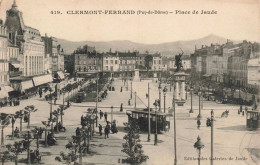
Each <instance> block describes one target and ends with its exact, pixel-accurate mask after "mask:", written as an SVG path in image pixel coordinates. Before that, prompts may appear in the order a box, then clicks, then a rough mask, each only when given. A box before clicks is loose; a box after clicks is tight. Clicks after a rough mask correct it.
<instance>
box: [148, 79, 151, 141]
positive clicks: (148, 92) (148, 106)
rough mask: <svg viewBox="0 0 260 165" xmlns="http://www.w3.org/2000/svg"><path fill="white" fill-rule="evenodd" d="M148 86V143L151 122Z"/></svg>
mask: <svg viewBox="0 0 260 165" xmlns="http://www.w3.org/2000/svg"><path fill="white" fill-rule="evenodd" d="M150 115H151V114H150V84H149V83H148V142H149V141H150V136H151V123H150V122H151V120H150Z"/></svg>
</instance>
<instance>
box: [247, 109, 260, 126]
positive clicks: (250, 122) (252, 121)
mask: <svg viewBox="0 0 260 165" xmlns="http://www.w3.org/2000/svg"><path fill="white" fill-rule="evenodd" d="M259 116H260V112H259V111H255V110H248V111H247V113H246V126H247V128H248V129H258V128H260V118H259Z"/></svg>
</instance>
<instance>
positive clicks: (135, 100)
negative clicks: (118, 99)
mask: <svg viewBox="0 0 260 165" xmlns="http://www.w3.org/2000/svg"><path fill="white" fill-rule="evenodd" d="M135 109H136V92H135Z"/></svg>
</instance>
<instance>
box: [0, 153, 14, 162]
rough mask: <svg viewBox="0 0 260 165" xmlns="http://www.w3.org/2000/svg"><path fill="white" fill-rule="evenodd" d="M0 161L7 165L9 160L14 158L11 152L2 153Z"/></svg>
mask: <svg viewBox="0 0 260 165" xmlns="http://www.w3.org/2000/svg"><path fill="white" fill-rule="evenodd" d="M0 159H1V162H2V165H4V164H5V162H7V161H8V160H13V159H14V157H13V155H12V154H11V153H10V152H9V151H4V152H0Z"/></svg>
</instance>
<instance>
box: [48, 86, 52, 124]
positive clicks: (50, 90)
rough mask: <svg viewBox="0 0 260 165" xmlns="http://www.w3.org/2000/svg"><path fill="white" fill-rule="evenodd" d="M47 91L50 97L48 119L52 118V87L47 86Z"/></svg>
mask: <svg viewBox="0 0 260 165" xmlns="http://www.w3.org/2000/svg"><path fill="white" fill-rule="evenodd" d="M49 92H50V99H51V102H50V119H51V120H52V94H51V92H52V89H51V88H49Z"/></svg>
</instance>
